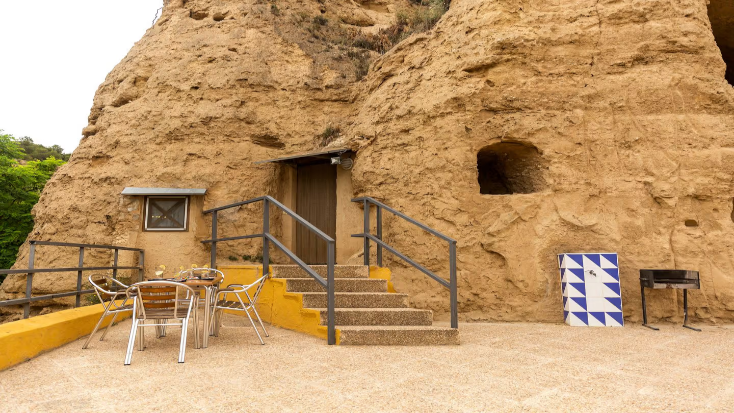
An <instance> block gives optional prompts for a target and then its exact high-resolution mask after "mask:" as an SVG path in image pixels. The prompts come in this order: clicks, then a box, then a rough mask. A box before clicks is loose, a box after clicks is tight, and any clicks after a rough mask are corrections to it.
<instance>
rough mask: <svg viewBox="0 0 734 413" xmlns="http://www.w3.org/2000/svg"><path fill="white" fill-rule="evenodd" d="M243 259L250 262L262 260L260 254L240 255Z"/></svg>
mask: <svg viewBox="0 0 734 413" xmlns="http://www.w3.org/2000/svg"><path fill="white" fill-rule="evenodd" d="M242 260H243V261H250V262H263V256H262V255H261V254H257V255H243V256H242Z"/></svg>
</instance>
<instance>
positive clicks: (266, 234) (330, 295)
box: [201, 195, 336, 345]
mask: <svg viewBox="0 0 734 413" xmlns="http://www.w3.org/2000/svg"><path fill="white" fill-rule="evenodd" d="M260 201H262V203H263V229H262V232H261V233H259V234H252V235H240V236H235V237H226V238H217V217H218V212H219V211H223V210H225V209H230V208H236V207H239V206H243V205H248V204H252V203H255V202H260ZM271 203H272V204H273V205H275V206H276V207H278V208H279V209H280V210H281V211H283V212H285V213H286V214H287V215H290V216H291V217H292V218H293V219H295V220H296V221H297V222H298V223H300V224H302V225H303V226H305V227H306V228H307V229H308V230H309V231H311V232H313V233H314V234H316V235H317V236H318V237H319V238H321V239H323V240H324V241H326V243H327V273H326V274H327V276H326V280H324V278H323V277H321V276H320V275H319V274H317V273H316V271H314V270H313V268H311V267H310V266H309V265H308V264H306V263H305V262H303V260H301V259H300V258H298V256H296V254H294V253H293V252H292V251H291V250H289V249H288V248H287V247H286V246H285V245H283V243H281V242H280V241H279V240H278V239H277V238H275V236H274V235H273V234H271V233H270V204H271ZM204 214H212V238H211V239H208V240H204V241H201V242H202V243H203V244H211V252H210V267H211V268H216V266H217V262H216V261H217V243H218V242H225V241H233V240H240V239H248V238H262V240H263V275H266V274H269V272H270V253H269V249H270V243H271V242H272V243H273V244H274V245H275V246H276V247H277V248H278V249H279V250H281V251H282V252H283V253H284V254H285V255H286V256H288V258H290V259H291V260H293V262H295V263H296V264H298V266H299V267H301V268H302V269H303V270H304V271H306V273H307V274H308V275H310V276H311V277H312V278H313V279H314V280H316V282H317V283H319V284H320V285H321V286H322V287H324V288H325V289H326V296H327V305H326V307H327V330H328V340H327V341H328V343H329V345H333V344H336V316H335V313H334V262H335V249H336V245H335V242H334V239H333V238H331V237H330V236H328V235H326V234H325V233H324V232H323V231H321V230H320V229H318V228H316V227H315V226H314V225H313V224H311V223H310V222H308V221H306V220H305V219H303V218H302V217H301V216H300V215H298V214H296V213H295V212H293V211H292V210H290V209H289V208H288V207H286V206H285V205H283V204H281V203H280V202H278V201H277V200H276V199H275V198H273V197H271V196H269V195H266V196H260V197H257V198H252V199H248V200H246V201H241V202H235V203H233V204H229V205H224V206H220V207H216V208H211V209H207V210H206V211H204Z"/></svg>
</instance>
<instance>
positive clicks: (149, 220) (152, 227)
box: [145, 196, 189, 231]
mask: <svg viewBox="0 0 734 413" xmlns="http://www.w3.org/2000/svg"><path fill="white" fill-rule="evenodd" d="M188 220H189V197H187V196H149V197H147V198H146V200H145V230H146V231H186V230H188Z"/></svg>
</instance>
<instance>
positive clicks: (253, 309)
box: [251, 305, 270, 337]
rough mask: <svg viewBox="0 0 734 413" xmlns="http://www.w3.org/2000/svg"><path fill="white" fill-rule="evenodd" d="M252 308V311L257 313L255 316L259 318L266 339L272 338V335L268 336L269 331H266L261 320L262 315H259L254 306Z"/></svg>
mask: <svg viewBox="0 0 734 413" xmlns="http://www.w3.org/2000/svg"><path fill="white" fill-rule="evenodd" d="M251 308H252V311H254V312H255V316H256V317H257V321H259V322H260V327H262V328H263V332H264V333H265V337H270V334H268V330H266V329H265V324H263V320H262V319H261V318H260V314H258V312H257V309H256V308H255V306H254V305H253V306H252V307H251Z"/></svg>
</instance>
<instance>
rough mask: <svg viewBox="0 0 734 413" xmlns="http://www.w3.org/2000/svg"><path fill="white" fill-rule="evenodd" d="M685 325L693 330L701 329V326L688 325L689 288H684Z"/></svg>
mask: <svg viewBox="0 0 734 413" xmlns="http://www.w3.org/2000/svg"><path fill="white" fill-rule="evenodd" d="M683 327H685V328H690V329H691V330H693V331H701V329H700V328H696V327H691V326H689V325H688V290H687V289H684V290H683Z"/></svg>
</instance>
